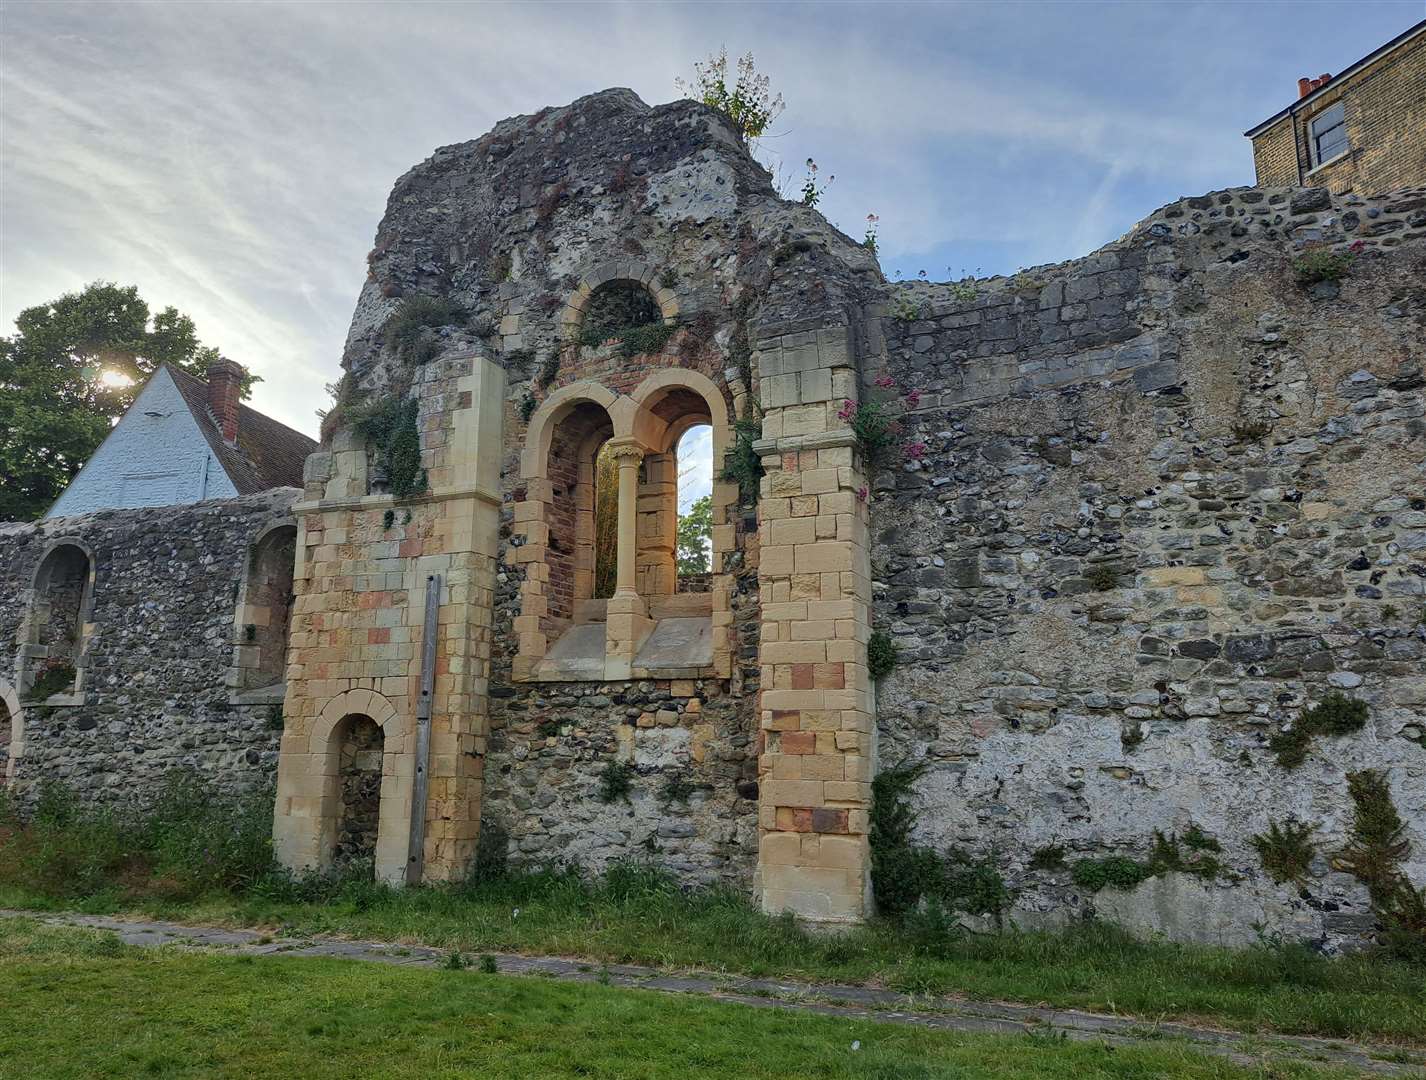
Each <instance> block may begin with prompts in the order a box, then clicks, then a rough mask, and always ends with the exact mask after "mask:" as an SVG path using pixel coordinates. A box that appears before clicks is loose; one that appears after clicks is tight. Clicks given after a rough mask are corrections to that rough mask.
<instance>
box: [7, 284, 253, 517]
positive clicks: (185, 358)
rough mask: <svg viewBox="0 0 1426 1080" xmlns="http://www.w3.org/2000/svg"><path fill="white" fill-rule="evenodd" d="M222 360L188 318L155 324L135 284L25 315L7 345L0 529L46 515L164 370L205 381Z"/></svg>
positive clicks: (172, 315) (169, 312) (75, 296)
mask: <svg viewBox="0 0 1426 1080" xmlns="http://www.w3.org/2000/svg"><path fill="white" fill-rule="evenodd" d="M217 355H218V350H217V349H213V348H206V347H204V346H203V345H201V344H200V343H199V341H198V333H197V330H196V329H195V328H194V325H193V320H192V319H190V318H189V317H188V316H187V315H181V314H179V312H178V311H177V310H176V309H174V308H171V307H168V308H164V309H163V310H162V311H160V312H158V313H157V314H156V315H152V316H151V315H150V311H149V306H148V304H146V303H144V301H143V300H142V299H141V298H140V297H139V291H138V289H137V288H136V287H135V286H133V285H128V286H119V285H115V284H113V283H112V282H107V281H96V282H94V283H93V284H92V285H88V286H86V287H85V288H84V289H83V291H81V292H77V293H65V294H64V295H63V296H61V297H59V299H57V300H53V301H51V302H50V303H48V304H39V305H37V306H35V307H32V308H26V309H25V310H24V311H22V312H20V315H19V317H18V318H17V319H16V320H15V333H14V334H13V335H11V336H10V337H0V478H3V480H4V482H3V483H0V521H29V520H31V519H33V518H36V517H39V516H40V515H41V514H43V513H44V512H45V511H46V510H48V509H49V507H50V504H51V503H53V502H54V500H55V499H56V498H57V497H58V496H59V493H60V492H61V491H63V490H64V487H65V485H66V484H68V483H69V481H70V478H71V477H73V476H74V474H75V473H77V472H78V471H79V469H80V466H82V465H83V464H84V463H85V462H86V461H87V460H88V459H89V455H90V454H92V453H94V451H95V450H96V449H97V448H98V446H99V444H100V443H101V442H102V441H103V440H104V437H105V436H106V435H108V434H109V430H110V428H112V427H113V426H114V422H115V421H116V420H118V418H119V417H120V416H122V415H123V413H124V410H125V409H127V408H128V407H129V406H130V405H131V404H133V401H134V398H135V396H137V394H138V392H139V389H140V388H141V387H142V385H143V383H144V381H145V380H146V379H147V378H148V377H149V376H150V375H151V374H153V372H154V371H155V369H157V368H158V366H159V365H160V364H171V365H172V366H173V367H176V368H182V369H183V370H184V371H189V372H192V373H193V374H194V375H197V376H198V377H199V378H203V377H204V374H205V372H206V370H207V367H208V364H209V363H211V362H212V361H213V360H214V359H215V358H216V357H217ZM110 373H113V374H112V375H110ZM106 376H107V377H106ZM116 376H125V377H126V378H127V379H129V380H132V381H131V382H130V383H128V384H125V383H124V381H123V380H122V379H119V378H117V377H116ZM256 381H257V377H256V376H253V375H249V376H248V378H247V379H246V381H245V382H244V384H243V396H244V397H247V396H248V393H249V390H250V388H251V386H252V384H253V383H254V382H256Z"/></svg>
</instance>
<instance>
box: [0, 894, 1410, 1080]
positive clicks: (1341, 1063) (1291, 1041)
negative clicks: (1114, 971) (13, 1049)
mask: <svg viewBox="0 0 1426 1080" xmlns="http://www.w3.org/2000/svg"><path fill="white" fill-rule="evenodd" d="M0 918H33V919H36V920H38V921H40V922H44V923H49V924H52V925H55V926H80V927H89V928H92V929H96V930H109V931H113V932H114V933H116V934H117V935H118V936H119V938H120V939H121V940H122V941H124V942H126V943H128V944H130V945H141V946H160V945H172V946H179V947H186V948H198V949H207V950H221V951H227V952H235V953H242V954H246V955H249V956H326V957H336V958H339V959H344V960H360V961H366V962H370V963H379V964H394V965H397V966H400V967H426V968H430V967H439V966H441V965H443V964H445V963H446V962H447V961H448V959H449V957H450V953H449V951H448V950H442V949H432V948H428V947H425V946H420V945H409V946H408V945H393V944H391V943H390V942H372V941H346V940H339V939H336V938H321V937H308V938H277V937H273V936H272V935H270V934H265V933H262V932H261V931H257V930H233V929H226V928H223V927H215V926H185V925H184V924H182V923H173V922H148V921H143V920H138V919H118V918H110V917H107V916H102V915H77V914H47V913H43V912H30V911H7V910H4V909H0ZM484 955H491V956H493V957H494V960H495V965H496V968H497V970H498V971H499V972H500V973H501V974H504V975H543V976H545V977H554V978H557V979H566V980H571V981H577V982H596V981H597V982H605V983H608V984H610V985H613V986H621V987H629V988H633V989H640V990H660V991H664V992H666V993H677V994H695V995H699V996H703V997H707V998H712V999H716V1000H718V1001H732V1002H738V1003H740V1004H743V1005H752V1006H756V1007H759V1008H773V1009H788V1010H792V1011H796V1012H806V1013H817V1014H820V1015H824V1016H837V1017H844V1018H848V1017H850V1018H857V1019H866V1020H873V1021H877V1022H880V1023H890V1024H910V1025H915V1026H917V1027H923V1028H930V1029H933V1030H940V1031H965V1032H987V1033H992V1034H1002V1035H1004V1034H1016V1035H1023V1034H1028V1033H1034V1034H1040V1035H1046V1036H1053V1037H1056V1038H1066V1039H1083V1040H1093V1041H1099V1042H1106V1043H1111V1044H1114V1045H1118V1046H1129V1045H1134V1044H1136V1043H1145V1042H1148V1041H1150V1040H1152V1041H1154V1042H1161V1041H1163V1040H1165V1039H1170V1040H1178V1041H1180V1042H1183V1043H1191V1044H1192V1046H1193V1049H1195V1050H1197V1051H1199V1052H1201V1053H1205V1054H1214V1055H1217V1056H1220V1057H1227V1058H1230V1059H1232V1060H1234V1061H1236V1062H1238V1063H1239V1064H1244V1065H1261V1064H1262V1063H1263V1062H1264V1061H1266V1060H1271V1059H1277V1060H1292V1061H1298V1062H1303V1063H1309V1064H1317V1065H1321V1066H1324V1067H1326V1068H1328V1069H1332V1070H1333V1071H1340V1070H1341V1069H1342V1068H1343V1067H1347V1068H1350V1069H1351V1070H1354V1071H1357V1072H1365V1073H1371V1074H1376V1075H1382V1076H1410V1077H1426V1068H1424V1067H1423V1064H1421V1063H1422V1062H1426V1053H1421V1052H1416V1051H1412V1052H1410V1055H1411V1057H1412V1058H1413V1059H1415V1060H1416V1061H1417V1062H1418V1063H1417V1064H1406V1063H1401V1062H1396V1061H1388V1060H1383V1059H1384V1058H1386V1057H1388V1056H1391V1055H1393V1052H1394V1051H1395V1050H1396V1049H1397V1048H1393V1047H1388V1046H1371V1045H1366V1044H1360V1043H1348V1042H1343V1041H1341V1040H1338V1039H1318V1038H1308V1037H1304V1036H1299V1035H1242V1034H1239V1033H1236V1032H1230V1031H1218V1030H1214V1029H1210V1028H1203V1027H1197V1026H1194V1025H1190V1024H1174V1023H1162V1022H1152V1021H1145V1020H1136V1019H1126V1018H1123V1017H1117V1016H1104V1015H1101V1014H1098V1013H1087V1012H1079V1011H1077V1010H1075V1009H1045V1008H1038V1007H1035V1006H1029V1005H1009V1004H1004V1003H999V1002H996V1003H990V1002H977V1001H966V1000H962V999H959V998H954V997H941V996H931V995H918V996H913V995H907V994H900V993H897V992H896V991H893V990H876V989H871V988H869V987H862V986H841V985H835V984H821V983H804V982H796V981H792V980H785V979H776V980H774V979H746V978H741V977H738V976H720V975H671V974H668V973H665V972H661V971H659V970H657V969H656V968H647V967H636V966H634V965H630V964H611V965H607V966H603V965H600V966H596V965H595V964H593V963H590V962H588V961H581V960H568V959H564V958H561V957H550V956H520V955H516V954H511V953H492V954H483V953H482V954H467V955H466V956H465V959H466V961H467V963H470V964H472V965H474V964H476V962H477V961H478V959H479V957H481V956H484Z"/></svg>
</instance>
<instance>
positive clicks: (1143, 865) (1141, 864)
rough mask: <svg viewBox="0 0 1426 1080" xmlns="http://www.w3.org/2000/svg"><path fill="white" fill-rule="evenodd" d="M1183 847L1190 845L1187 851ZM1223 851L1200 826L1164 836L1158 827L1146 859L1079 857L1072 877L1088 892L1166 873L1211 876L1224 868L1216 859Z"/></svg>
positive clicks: (1124, 887) (1121, 887) (1130, 884)
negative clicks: (1180, 835) (1178, 833)
mask: <svg viewBox="0 0 1426 1080" xmlns="http://www.w3.org/2000/svg"><path fill="white" fill-rule="evenodd" d="M1184 848H1188V851H1187V853H1185V852H1184V850H1183V849H1184ZM1220 850H1221V845H1220V844H1219V843H1218V841H1217V840H1215V839H1213V837H1211V836H1209V835H1208V834H1206V833H1205V832H1203V830H1202V829H1200V828H1199V827H1198V826H1197V825H1190V826H1189V828H1188V830H1187V831H1186V832H1185V833H1184V834H1183V836H1182V837H1179V836H1178V835H1176V834H1174V833H1170V834H1169V835H1167V836H1165V835H1164V834H1163V833H1161V832H1159V831H1158V830H1157V829H1155V830H1154V837H1153V841H1152V842H1151V844H1150V847H1149V857H1148V858H1147V859H1145V860H1143V861H1140V860H1138V859H1133V858H1130V857H1129V856H1127V855H1108V856H1105V857H1103V858H1099V859H1080V860H1078V861H1077V862H1076V863H1075V864H1074V866H1073V867H1071V869H1070V877H1071V878H1072V879H1073V880H1074V883H1075V884H1076V885H1078V886H1079V887H1080V888H1082V889H1085V890H1086V891H1088V892H1098V891H1099V890H1100V889H1106V888H1109V889H1118V890H1120V891H1125V890H1128V889H1132V888H1134V887H1135V886H1136V885H1138V884H1139V883H1141V882H1144V881H1147V880H1149V878H1152V877H1158V876H1159V875H1160V874H1167V873H1177V874H1192V875H1194V876H1195V877H1201V878H1206V879H1212V878H1215V877H1217V876H1218V875H1219V874H1220V873H1221V872H1222V869H1223V867H1222V863H1221V861H1220V860H1219V859H1218V858H1217V853H1218V852H1219V851H1220Z"/></svg>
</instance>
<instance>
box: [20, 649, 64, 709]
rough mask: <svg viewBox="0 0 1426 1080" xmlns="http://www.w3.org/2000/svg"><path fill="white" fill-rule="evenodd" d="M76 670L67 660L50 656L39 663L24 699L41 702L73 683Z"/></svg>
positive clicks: (61, 691)
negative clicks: (41, 663)
mask: <svg viewBox="0 0 1426 1080" xmlns="http://www.w3.org/2000/svg"><path fill="white" fill-rule="evenodd" d="M75 676H76V672H75V669H74V665H73V664H71V663H70V662H69V661H68V660H59V659H56V658H53V657H51V658H50V659H49V660H46V661H45V662H44V664H43V665H41V667H40V670H39V673H38V674H37V675H36V676H35V681H34V682H33V683H31V684H30V689H29V691H28V692H27V693H26V694H25V700H26V701H32V702H41V701H44V700H45V699H46V698H49V697H51V696H52V695H54V694H60V693H63V692H64V691H66V690H68V689H69V688H70V687H71V686H73V685H74V680H75Z"/></svg>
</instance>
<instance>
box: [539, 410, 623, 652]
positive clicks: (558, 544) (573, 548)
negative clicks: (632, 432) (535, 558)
mask: <svg viewBox="0 0 1426 1080" xmlns="http://www.w3.org/2000/svg"><path fill="white" fill-rule="evenodd" d="M613 432H614V426H613V424H612V423H611V422H610V419H609V414H608V413H607V412H605V411H604V409H603V407H602V406H600V405H598V404H596V403H594V402H592V401H582V402H580V403H579V404H577V405H575V406H574V407H573V408H572V409H571V410H570V411H569V413H568V414H567V415H566V416H565V417H564V418H563V419H562V420H561V421H560V422H559V424H558V425H557V426H556V427H555V430H554V432H553V435H552V437H551V439H550V450H549V459H548V467H547V477H546V478H547V480H548V483H549V492H548V502H547V504H546V507H545V523H546V525H547V527H548V530H549V532H548V536H549V538H548V541H547V549H546V557H545V565H546V567H547V571H548V575H549V576H548V580H547V585H546V591H545V597H546V603H545V608H546V610H545V612H544V614H543V617H542V620H541V622H542V624H543V628H544V629H545V632H546V633H547V634H548V635H550V636H551V637H552V638H553V637H555V636H557V635H558V634H559V632H560V631H561V630H563V629H564V628H565V627H567V626H568V625H569V623H570V622H571V621H572V620H588V619H591V618H593V614H592V613H591V611H590V610H589V607H588V605H587V603H586V602H587V601H590V600H593V599H594V598H595V597H596V596H597V595H598V591H597V589H596V579H597V577H598V574H599V572H600V570H601V569H602V566H601V564H600V561H599V540H598V535H597V531H598V530H597V518H598V514H597V512H596V503H597V490H598V487H599V484H598V478H597V469H598V465H597V459H598V458H599V456H600V450H601V449H602V448H603V446H604V444H605V443H606V442H607V441H608V440H609V437H610V436H611V435H612V434H613ZM610 486H612V483H611V485H610ZM612 546H613V545H612V544H610V548H611V549H612ZM612 557H613V556H612V554H611V555H610V558H612ZM611 572H612V571H611ZM610 591H611V593H612V589H611V590H610Z"/></svg>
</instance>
